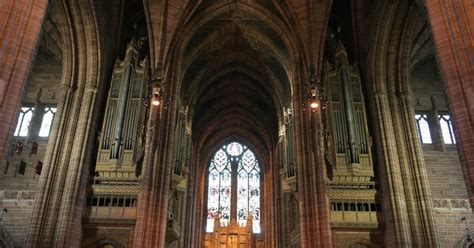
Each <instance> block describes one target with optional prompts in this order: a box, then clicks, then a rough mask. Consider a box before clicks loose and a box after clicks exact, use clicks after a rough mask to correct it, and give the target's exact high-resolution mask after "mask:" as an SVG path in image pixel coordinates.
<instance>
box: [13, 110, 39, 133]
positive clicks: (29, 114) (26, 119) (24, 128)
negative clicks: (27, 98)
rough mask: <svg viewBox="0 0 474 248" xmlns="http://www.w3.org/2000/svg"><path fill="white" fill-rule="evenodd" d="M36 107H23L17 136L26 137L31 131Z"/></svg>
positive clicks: (17, 126) (16, 130)
mask: <svg viewBox="0 0 474 248" xmlns="http://www.w3.org/2000/svg"><path fill="white" fill-rule="evenodd" d="M34 110H35V108H34V107H26V106H25V107H21V110H20V115H19V116H18V122H17V125H16V129H15V133H14V135H15V136H19V137H26V136H27V135H28V131H29V129H30V124H31V120H32V119H33V111H34Z"/></svg>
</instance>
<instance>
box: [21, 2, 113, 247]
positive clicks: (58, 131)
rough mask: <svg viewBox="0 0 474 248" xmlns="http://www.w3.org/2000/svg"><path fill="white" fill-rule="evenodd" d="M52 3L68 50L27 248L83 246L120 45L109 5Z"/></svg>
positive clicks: (63, 41)
mask: <svg viewBox="0 0 474 248" xmlns="http://www.w3.org/2000/svg"><path fill="white" fill-rule="evenodd" d="M51 4H53V5H55V8H57V11H58V12H57V14H58V15H57V16H56V18H55V19H56V20H57V25H58V30H59V33H60V35H61V44H62V49H63V50H62V52H63V53H62V59H63V66H62V76H61V88H60V96H59V101H58V106H57V107H58V111H57V114H56V118H57V121H55V122H54V124H53V127H52V132H51V135H50V138H49V143H48V148H47V151H46V155H45V158H44V166H43V172H42V174H41V177H40V179H39V182H38V190H37V194H36V199H35V205H34V208H33V214H32V221H31V224H30V229H29V232H28V238H27V243H26V246H38V245H39V246H71V244H79V243H80V236H81V235H75V234H77V233H81V229H82V226H81V225H80V224H77V223H80V219H81V215H82V206H83V204H84V202H85V201H84V198H85V194H86V189H85V187H86V185H87V183H85V182H86V181H87V180H88V174H89V171H88V170H89V165H88V162H85V161H89V160H90V159H91V158H92V156H93V155H92V152H90V149H91V147H93V146H94V145H93V144H95V142H96V136H97V130H95V128H91V127H92V126H94V125H95V124H97V123H96V122H98V120H99V119H100V118H98V117H99V115H100V114H101V107H102V102H101V101H100V100H99V99H101V97H103V96H104V94H105V92H106V89H107V83H106V82H107V80H106V79H107V76H108V71H109V69H110V68H111V66H112V65H113V63H112V62H113V60H112V55H113V53H112V49H113V47H114V42H113V41H109V40H108V38H109V36H108V35H107V34H108V32H109V30H108V25H110V23H109V22H107V20H106V18H107V17H106V16H105V15H102V13H100V12H99V11H100V6H99V5H100V4H103V3H98V2H80V3H79V2H69V1H63V0H56V1H52V2H51ZM106 43H107V45H105V44H106ZM88 147H89V148H88ZM71 151H74V152H71ZM66 154H67V155H66ZM68 178H74V179H75V180H68ZM51 192H54V195H55V197H51ZM51 205H54V206H57V207H54V208H51V207H50V206H51ZM49 230H55V231H49Z"/></svg>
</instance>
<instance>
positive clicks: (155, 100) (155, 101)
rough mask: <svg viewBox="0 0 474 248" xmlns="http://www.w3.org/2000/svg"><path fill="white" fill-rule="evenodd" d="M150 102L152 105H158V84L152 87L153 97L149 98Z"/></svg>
mask: <svg viewBox="0 0 474 248" xmlns="http://www.w3.org/2000/svg"><path fill="white" fill-rule="evenodd" d="M151 104H152V105H153V106H159V105H160V87H158V86H155V87H153V97H152V98H151Z"/></svg>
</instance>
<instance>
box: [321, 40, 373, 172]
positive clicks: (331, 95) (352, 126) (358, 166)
mask: <svg viewBox="0 0 474 248" xmlns="http://www.w3.org/2000/svg"><path fill="white" fill-rule="evenodd" d="M334 52H335V54H334V61H333V63H332V64H331V63H329V62H327V63H326V66H325V73H324V75H325V80H324V81H325V90H326V94H327V98H328V100H329V104H328V108H329V111H328V113H329V115H328V116H327V118H326V126H327V127H328V131H329V133H330V135H329V138H328V142H329V144H330V145H329V146H328V150H329V151H328V153H329V154H328V160H329V161H330V164H331V165H332V168H333V173H334V176H349V175H354V176H369V177H372V176H373V174H374V173H373V165H372V158H371V149H370V145H369V136H368V128H367V117H366V109H365V105H364V95H363V93H362V88H361V83H360V76H359V71H358V69H357V66H356V65H351V64H349V60H348V57H347V52H346V50H345V49H344V46H343V45H342V43H341V42H339V43H338V45H336V47H335V51H334Z"/></svg>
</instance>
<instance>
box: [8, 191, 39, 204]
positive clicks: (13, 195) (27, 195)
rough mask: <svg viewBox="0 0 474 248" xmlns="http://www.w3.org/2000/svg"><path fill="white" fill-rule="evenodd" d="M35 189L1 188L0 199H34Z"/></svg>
mask: <svg viewBox="0 0 474 248" xmlns="http://www.w3.org/2000/svg"><path fill="white" fill-rule="evenodd" d="M35 196H36V191H31V190H1V191H0V200H18V201H20V200H34V199H35Z"/></svg>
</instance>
